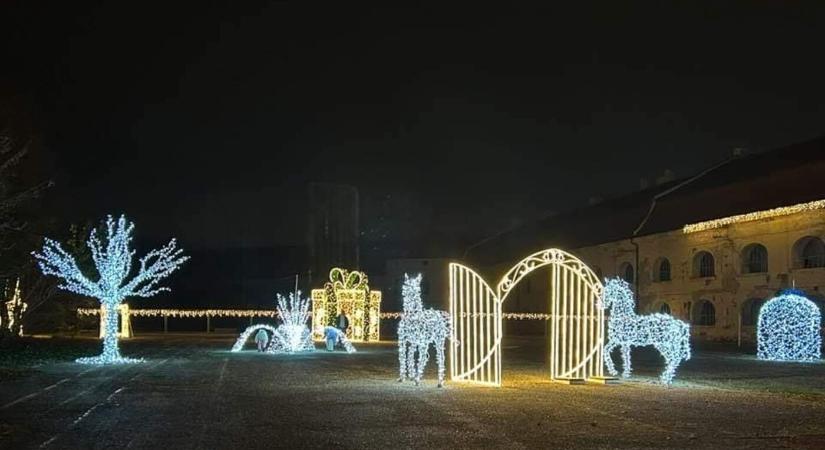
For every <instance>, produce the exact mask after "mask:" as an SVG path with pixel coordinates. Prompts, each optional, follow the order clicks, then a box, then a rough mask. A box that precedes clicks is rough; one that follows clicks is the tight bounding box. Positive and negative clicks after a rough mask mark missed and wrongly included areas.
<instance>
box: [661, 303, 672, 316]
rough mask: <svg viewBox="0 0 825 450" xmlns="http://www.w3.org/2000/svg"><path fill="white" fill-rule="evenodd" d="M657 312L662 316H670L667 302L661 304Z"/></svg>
mask: <svg viewBox="0 0 825 450" xmlns="http://www.w3.org/2000/svg"><path fill="white" fill-rule="evenodd" d="M659 312H660V313H662V314H670V305H668V304H667V302H662V304H661V306H659Z"/></svg>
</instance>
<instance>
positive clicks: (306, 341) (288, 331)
mask: <svg viewBox="0 0 825 450" xmlns="http://www.w3.org/2000/svg"><path fill="white" fill-rule="evenodd" d="M276 298H277V299H278V308H277V310H278V317H280V318H281V321H282V322H283V323H282V324H281V325H279V326H278V328H275V327H273V326H271V325H265V324H256V325H252V326H250V327H248V328H247V329H246V330H244V332H243V333H241V335H240V336H238V339H237V340H236V341H235V345H233V346H232V351H233V352H239V351H241V350H242V349H243V346H244V344H245V343H246V341H247V340H248V339H249V336H252V333H254V332H256V331H258V330H260V329H264V330H267V331H269V333H270V334H271V335H272V336H271V337H270V339H269V345H267V347H266V352H267V353H296V352H311V351H314V350H315V344H313V343H312V334H311V333H310V331H309V328H308V327H307V325H306V323H307V320H309V299H306V298H304V299H302V298H301V291H298V292H297V293H290V294H289V300H287V299H286V298H284V297H283V296H282V295H281V294H276Z"/></svg>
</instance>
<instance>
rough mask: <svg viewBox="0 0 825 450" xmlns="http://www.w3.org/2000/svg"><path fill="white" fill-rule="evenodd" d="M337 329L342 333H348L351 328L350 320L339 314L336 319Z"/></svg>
mask: <svg viewBox="0 0 825 450" xmlns="http://www.w3.org/2000/svg"><path fill="white" fill-rule="evenodd" d="M335 327H336V328H338V329H339V330H341V331H347V328H349V319H347V316H346V315H344V314H338V317H336V318H335Z"/></svg>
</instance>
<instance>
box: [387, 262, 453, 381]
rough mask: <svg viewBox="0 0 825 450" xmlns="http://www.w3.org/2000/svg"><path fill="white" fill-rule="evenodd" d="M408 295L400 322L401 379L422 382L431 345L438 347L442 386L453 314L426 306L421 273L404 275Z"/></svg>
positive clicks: (403, 294) (399, 358)
mask: <svg viewBox="0 0 825 450" xmlns="http://www.w3.org/2000/svg"><path fill="white" fill-rule="evenodd" d="M401 294H402V296H403V298H404V312H403V313H402V315H401V321H400V323H399V324H398V365H399V370H400V374H401V375H400V377H399V378H398V381H399V382H402V381H404V380H405V379H406V378H408V377H409V378H410V379H413V380H415V384H416V385H418V384H419V383H420V382H421V377H422V375H423V374H424V368H425V367H426V366H427V359H428V358H429V347H430V344H433V346H434V347H435V357H436V362H437V363H438V387H442V386H443V385H444V343H445V341H446V340H447V338H448V337H449V336H450V315H449V314H448V313H447V312H446V311H438V310H435V309H424V306H423V303H422V301H421V274H418V276H415V277H413V278H410V277H409V276H407V274H406V273H405V274H404V285H403V286H402V288H401ZM416 351H418V368H417V369H416V367H415V352H416Z"/></svg>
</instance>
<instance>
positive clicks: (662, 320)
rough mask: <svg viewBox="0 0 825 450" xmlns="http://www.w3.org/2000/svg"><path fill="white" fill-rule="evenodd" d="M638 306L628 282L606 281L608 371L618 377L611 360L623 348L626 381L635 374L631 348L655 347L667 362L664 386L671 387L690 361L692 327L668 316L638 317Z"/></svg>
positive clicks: (623, 372)
mask: <svg viewBox="0 0 825 450" xmlns="http://www.w3.org/2000/svg"><path fill="white" fill-rule="evenodd" d="M635 303H636V302H635V300H634V298H633V291H632V290H631V289H630V285H629V284H628V283H627V282H626V281H625V280H623V279H621V278H618V277H617V278H612V279H608V280H607V282H606V283H605V285H604V299H603V301H602V307H603V308H604V309H607V310H610V316H609V317H608V319H607V344H605V346H604V363H605V365H607V371H608V372H610V374H611V375H616V374H617V371H616V367H615V366H614V365H613V358H612V357H611V356H610V353H611V352H612V351H613V350H614V349H615V348H616V347H620V348H621V352H622V376H623V377H625V378H627V377H629V376H630V373H631V370H632V369H631V363H630V350H631V347H638V346H646V345H652V346H654V347H655V348H656V350H658V351H659V353H661V354H662V356H663V357H664V358H665V370H664V371H663V372H662V373H661V375H660V376H659V378H660V380H661V381H662V383H663V384H670V383H672V382H673V376H674V374H675V373H676V368H677V367H679V364H680V363H681V362H682V361H687V360H689V359H690V326H689V325H688V324H686V323H685V322H682V321H681V320H677V319H674V318H673V317H672V316H670V315H667V314H658V313H657V314H649V315H646V316H639V315H636V313H634V312H633V311H634V306H635Z"/></svg>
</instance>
